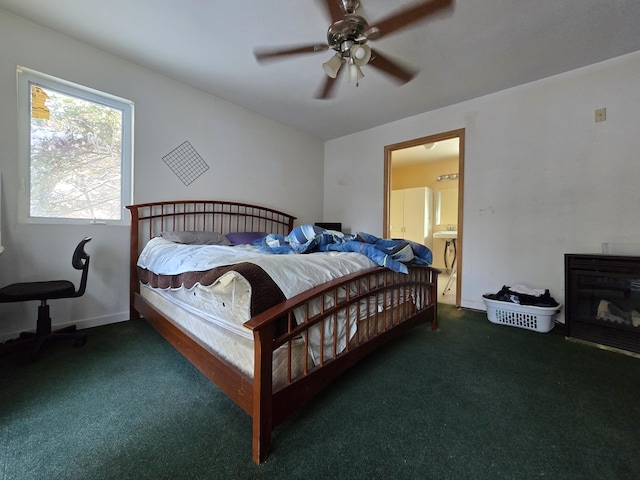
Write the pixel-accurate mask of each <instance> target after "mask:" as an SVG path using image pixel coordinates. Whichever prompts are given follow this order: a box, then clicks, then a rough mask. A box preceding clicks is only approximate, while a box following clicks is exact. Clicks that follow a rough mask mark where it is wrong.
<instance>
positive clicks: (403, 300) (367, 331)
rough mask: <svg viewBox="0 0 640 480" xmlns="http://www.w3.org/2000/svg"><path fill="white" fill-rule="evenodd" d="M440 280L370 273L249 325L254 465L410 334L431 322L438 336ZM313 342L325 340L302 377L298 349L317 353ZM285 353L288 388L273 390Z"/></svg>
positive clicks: (428, 274) (420, 271)
mask: <svg viewBox="0 0 640 480" xmlns="http://www.w3.org/2000/svg"><path fill="white" fill-rule="evenodd" d="M438 273H439V271H438V270H436V269H433V268H429V267H417V266H414V267H412V268H411V269H410V272H409V274H408V275H403V274H398V273H394V272H391V271H389V270H387V269H384V268H374V269H370V270H367V271H365V272H361V273H356V274H352V275H349V276H347V277H343V278H341V279H339V280H334V281H332V282H328V283H326V284H323V285H321V286H318V287H316V288H314V289H312V290H309V291H307V292H304V293H302V294H300V295H298V296H296V297H294V298H291V299H289V300H286V301H285V302H283V303H281V304H279V305H277V306H275V307H273V308H271V309H269V310H267V311H265V312H264V313H262V314H260V315H258V316H256V317H254V318H252V319H251V320H250V321H248V322H247V323H245V326H246V327H248V328H250V329H251V330H252V331H253V334H254V339H255V370H254V384H253V385H254V386H253V460H254V461H255V462H256V463H261V462H262V461H264V460H265V458H266V456H267V454H268V451H269V441H270V438H271V432H272V431H273V429H274V428H275V427H276V426H278V425H279V424H280V423H281V422H282V421H284V420H285V419H286V418H287V417H288V416H289V415H291V414H292V413H293V412H295V411H296V410H297V409H298V408H300V406H302V405H303V404H304V403H306V402H307V401H309V400H310V399H311V398H313V397H314V396H315V395H316V394H317V393H319V392H320V391H322V390H323V389H324V388H325V387H326V386H327V385H328V384H329V383H330V382H331V381H333V380H334V379H335V378H336V377H338V376H339V375H340V374H342V373H343V372H344V371H346V370H347V369H349V368H350V367H352V366H353V365H355V364H356V363H357V362H358V361H360V360H361V359H362V358H364V357H365V356H367V355H368V354H369V353H371V352H372V351H374V350H375V349H377V348H378V347H380V346H381V345H383V344H384V343H386V342H387V341H389V340H391V339H392V338H393V337H395V336H397V335H398V334H400V333H402V332H403V331H405V330H407V329H408V328H411V327H413V326H415V325H418V324H420V323H425V322H429V323H430V324H431V328H432V329H434V330H435V329H436V328H437V302H436V299H437V278H438ZM283 324H284V331H280V330H282V329H283ZM341 326H342V327H344V328H343V329H341V328H339V327H341ZM350 326H355V327H352V328H350ZM354 328H355V331H353V330H354ZM314 329H315V333H318V334H319V335H314ZM340 331H344V332H350V331H351V332H350V333H349V334H347V336H349V337H350V338H345V337H341V336H340V335H339V333H338V332H340ZM314 336H315V337H319V338H318V339H317V340H316V346H317V348H318V353H317V354H316V355H315V362H311V361H310V360H308V359H309V357H310V355H305V357H304V358H305V363H304V365H303V366H302V368H301V369H300V367H298V368H297V369H296V367H295V366H294V365H293V362H292V360H291V359H292V355H291V352H292V351H293V346H292V345H293V342H294V341H295V340H296V339H297V338H300V337H302V338H303V339H304V340H305V345H307V348H312V347H311V346H310V345H311V344H313V340H312V337H314ZM279 348H285V350H286V352H287V354H288V355H289V362H288V364H287V378H286V379H285V382H284V385H283V386H280V387H278V388H274V386H273V384H272V379H273V375H272V360H273V355H274V352H275V351H276V350H277V349H279ZM296 370H297V372H296V373H294V371H296Z"/></svg>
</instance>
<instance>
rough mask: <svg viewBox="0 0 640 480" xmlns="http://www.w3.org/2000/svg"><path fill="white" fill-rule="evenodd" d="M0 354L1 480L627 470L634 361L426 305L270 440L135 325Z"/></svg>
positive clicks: (630, 466)
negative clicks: (82, 341) (424, 321)
mask: <svg viewBox="0 0 640 480" xmlns="http://www.w3.org/2000/svg"><path fill="white" fill-rule="evenodd" d="M88 333H89V340H88V342H87V344H86V345H85V346H84V347H82V348H79V349H76V348H72V347H71V346H70V345H66V344H59V345H47V346H45V349H44V350H43V351H42V353H41V357H40V359H39V360H38V361H37V362H35V363H31V362H29V360H28V356H13V357H4V358H0V407H1V410H0V480H14V479H15V480H22V479H83V480H91V479H181V478H193V479H209V478H211V479H217V478H221V479H233V478H322V479H324V478H349V479H355V478H363V479H373V478H407V479H411V478H416V479H429V478H433V479H466V478H470V479H471V478H473V479H476V478H477V479H484V478H487V479H496V478H513V479H527V478H539V477H543V478H552V479H583V478H584V479H637V478H640V405H639V402H640V359H637V358H632V357H628V356H625V355H621V354H618V353H613V352H607V351H603V350H599V349H597V348H594V347H590V346H586V345H581V344H577V343H574V342H569V341H566V340H565V339H564V337H563V335H562V331H561V330H560V329H559V328H556V330H554V331H553V332H551V333H549V334H539V333H535V332H529V331H525V330H521V329H518V328H512V327H506V326H497V325H493V324H491V323H489V322H488V321H487V320H486V316H485V315H484V314H483V313H479V312H468V311H466V312H465V311H461V310H457V309H455V308H452V307H449V306H441V308H440V328H439V329H438V331H436V332H432V331H430V330H429V328H428V327H427V326H421V327H418V328H416V329H414V330H412V331H411V332H409V333H408V334H406V335H404V336H402V337H401V338H399V339H397V340H396V341H394V342H392V343H391V344H389V345H387V346H386V347H385V348H383V349H382V350H380V351H379V352H377V353H376V354H375V355H374V356H372V357H370V358H369V359H366V360H365V361H364V362H362V363H361V364H360V365H358V366H356V367H355V368H354V369H352V370H351V371H350V372H348V373H347V374H345V375H344V376H343V377H342V378H340V379H339V380H338V381H336V382H335V383H334V384H333V385H332V386H331V387H329V388H328V389H327V390H326V391H325V392H323V394H321V395H320V396H319V397H317V398H316V399H314V400H313V401H312V402H311V403H309V404H308V405H307V406H305V407H304V408H303V409H302V410H301V411H299V412H298V413H296V414H295V415H294V416H292V417H291V418H290V419H288V420H287V421H286V422H285V423H284V424H282V425H281V426H280V427H278V429H276V431H275V432H274V434H273V440H272V448H271V455H270V457H269V458H268V459H267V462H266V463H264V464H263V465H261V466H257V465H255V464H253V463H252V461H251V420H250V418H249V417H248V416H247V415H246V414H245V413H244V412H243V411H242V410H240V408H238V407H237V406H235V404H233V403H232V402H231V401H230V400H229V399H227V398H226V396H225V395H224V394H222V393H221V392H219V391H218V390H217V388H216V387H215V386H214V385H213V384H211V383H210V382H209V381H208V380H207V379H206V378H205V377H204V376H203V375H201V374H200V373H199V372H198V371H197V370H196V369H195V368H194V367H192V366H191V365H190V364H189V363H188V362H187V361H186V360H184V359H183V358H182V357H181V356H180V355H179V354H178V353H177V352H176V351H175V350H174V349H173V348H172V347H171V346H169V345H168V344H167V343H166V342H165V341H164V340H163V339H162V338H161V337H160V336H159V335H158V334H157V333H156V332H155V331H154V330H153V329H152V328H151V327H149V326H148V325H147V324H146V323H145V322H144V321H135V322H126V323H121V324H116V325H109V326H105V327H99V328H94V329H90V330H88Z"/></svg>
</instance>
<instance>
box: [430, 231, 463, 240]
mask: <svg viewBox="0 0 640 480" xmlns="http://www.w3.org/2000/svg"><path fill="white" fill-rule="evenodd" d="M433 238H444V239H445V240H449V239H452V238H458V232H457V230H440V231H439V232H434V233H433Z"/></svg>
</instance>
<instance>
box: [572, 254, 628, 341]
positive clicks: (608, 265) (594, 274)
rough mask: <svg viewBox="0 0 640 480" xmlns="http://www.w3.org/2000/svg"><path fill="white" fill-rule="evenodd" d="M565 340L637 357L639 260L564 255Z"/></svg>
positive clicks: (622, 257) (624, 257)
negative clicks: (585, 343) (570, 339)
mask: <svg viewBox="0 0 640 480" xmlns="http://www.w3.org/2000/svg"><path fill="white" fill-rule="evenodd" d="M565 322H566V332H567V336H568V337H573V338H576V339H580V340H584V341H587V342H592V343H596V344H598V345H604V346H608V347H612V348H615V349H620V350H623V351H625V352H632V353H635V354H640V257H628V256H617V255H581V254H566V255H565Z"/></svg>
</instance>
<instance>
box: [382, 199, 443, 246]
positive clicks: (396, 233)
mask: <svg viewBox="0 0 640 480" xmlns="http://www.w3.org/2000/svg"><path fill="white" fill-rule="evenodd" d="M432 215H433V191H432V190H431V189H430V188H428V187H416V188H405V189H402V190H392V191H391V204H390V206H389V233H390V235H391V238H405V239H407V240H413V241H414V242H418V243H422V244H423V245H426V246H427V247H429V248H432V247H433V235H432V233H433V232H432V228H433V227H432Z"/></svg>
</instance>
